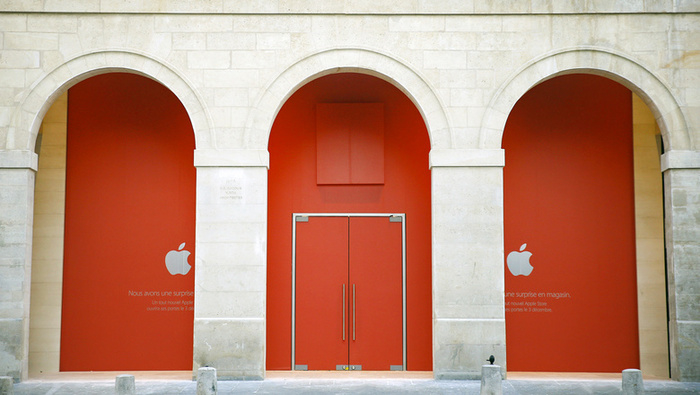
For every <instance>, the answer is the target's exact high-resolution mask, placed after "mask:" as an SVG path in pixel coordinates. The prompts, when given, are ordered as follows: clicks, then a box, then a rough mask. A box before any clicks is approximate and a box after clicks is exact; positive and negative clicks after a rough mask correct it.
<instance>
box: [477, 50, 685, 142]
mask: <svg viewBox="0 0 700 395" xmlns="http://www.w3.org/2000/svg"><path fill="white" fill-rule="evenodd" d="M572 73H588V74H597V75H601V76H603V77H607V78H609V79H611V80H614V81H617V82H619V83H621V84H622V85H624V86H626V87H628V88H629V89H630V90H632V91H633V92H635V93H636V94H637V95H638V96H639V97H641V98H642V100H644V102H645V103H646V105H647V106H648V107H649V108H650V109H651V111H652V113H653V114H654V117H655V118H656V122H657V123H658V125H659V128H660V130H661V134H662V136H663V139H664V145H665V147H666V150H671V149H674V150H687V149H690V147H691V139H690V136H689V134H688V130H687V126H686V122H685V119H684V117H683V114H682V111H681V109H680V107H679V106H678V100H676V98H675V97H674V96H673V94H672V93H671V91H670V90H669V89H668V88H667V86H666V85H665V84H664V83H663V82H662V81H661V79H660V78H659V77H657V76H656V75H654V74H653V73H652V72H651V71H650V70H648V69H647V68H645V67H644V66H642V65H641V64H639V63H637V62H635V61H633V60H631V59H629V58H627V57H625V56H623V55H621V54H618V53H613V52H610V51H608V50H601V49H597V48H574V49H567V50H563V51H559V52H557V53H553V54H552V53H550V54H547V55H544V56H542V57H540V58H538V59H536V60H534V61H532V62H530V63H529V64H527V65H525V66H523V67H522V68H521V69H519V70H518V71H517V72H515V73H514V74H513V75H512V76H511V77H510V78H509V79H508V80H507V81H506V82H505V83H504V84H503V85H502V86H501V87H500V88H499V89H498V90H497V92H496V94H495V95H494V96H493V98H492V99H491V102H490V103H489V105H488V108H487V110H486V113H485V114H484V118H483V120H482V123H481V131H480V135H479V147H480V148H500V147H501V141H502V139H503V130H504V128H505V125H506V121H507V119H508V115H509V114H510V111H511V110H512V109H513V106H515V103H516V102H517V101H518V100H519V99H520V97H522V96H523V95H524V94H525V92H527V91H528V90H529V89H530V88H532V87H533V86H535V85H537V84H538V83H540V82H542V81H544V80H547V79H550V78H554V77H556V76H558V75H563V74H572Z"/></svg>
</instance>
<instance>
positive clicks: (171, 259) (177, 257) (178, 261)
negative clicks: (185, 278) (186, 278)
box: [165, 243, 192, 276]
mask: <svg viewBox="0 0 700 395" xmlns="http://www.w3.org/2000/svg"><path fill="white" fill-rule="evenodd" d="M183 248H185V243H182V244H180V247H178V249H177V251H175V250H172V251H168V253H167V254H166V255H165V267H166V268H168V271H169V272H170V274H172V275H173V276H174V275H176V274H182V275H185V274H187V273H188V272H189V271H190V269H191V268H192V266H190V264H189V263H187V257H188V256H190V252H189V251H187V250H183Z"/></svg>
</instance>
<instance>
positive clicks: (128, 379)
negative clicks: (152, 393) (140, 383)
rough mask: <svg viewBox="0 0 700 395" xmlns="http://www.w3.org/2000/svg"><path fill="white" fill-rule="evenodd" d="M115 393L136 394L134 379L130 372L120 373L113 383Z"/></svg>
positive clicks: (121, 394) (119, 394) (123, 394)
mask: <svg viewBox="0 0 700 395" xmlns="http://www.w3.org/2000/svg"><path fill="white" fill-rule="evenodd" d="M114 387H115V388H114V389H115V391H116V393H117V395H134V394H136V379H134V376H133V375H131V374H120V375H119V376H117V380H116V382H115V385H114Z"/></svg>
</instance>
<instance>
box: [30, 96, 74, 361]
mask: <svg viewBox="0 0 700 395" xmlns="http://www.w3.org/2000/svg"><path fill="white" fill-rule="evenodd" d="M67 107H68V95H67V94H63V95H62V96H61V97H60V98H58V99H57V100H56V101H55V102H54V103H53V105H52V106H51V109H50V110H49V111H48V112H47V113H46V116H44V121H43V123H42V127H41V137H40V139H39V141H38V144H37V145H38V152H39V169H38V171H37V174H36V184H35V187H34V224H33V227H34V232H33V240H32V280H31V309H30V321H29V374H31V375H33V374H38V373H43V372H58V370H59V351H60V340H61V298H62V289H63V235H64V222H65V221H64V219H65V203H66V125H67V116H68V111H67Z"/></svg>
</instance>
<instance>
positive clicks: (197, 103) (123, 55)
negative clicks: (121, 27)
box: [5, 50, 214, 151]
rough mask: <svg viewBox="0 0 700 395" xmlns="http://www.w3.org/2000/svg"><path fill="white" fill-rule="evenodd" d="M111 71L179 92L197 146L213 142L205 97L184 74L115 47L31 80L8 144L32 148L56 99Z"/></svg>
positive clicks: (9, 148)
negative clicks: (93, 77) (159, 84)
mask: <svg viewBox="0 0 700 395" xmlns="http://www.w3.org/2000/svg"><path fill="white" fill-rule="evenodd" d="M110 72H129V73H135V74H139V75H143V76H145V77H148V78H150V79H153V80H156V81H158V82H159V83H161V84H163V85H164V86H166V87H167V88H168V89H169V90H170V91H171V92H173V93H174V94H175V95H176V96H177V98H178V99H179V100H180V102H181V103H182V105H183V106H184V107H185V109H186V111H187V114H188V115H189V117H190V122H192V127H193V129H194V134H195V145H196V147H197V148H207V147H210V146H213V145H214V142H213V141H212V138H211V131H210V126H209V125H210V124H211V120H210V119H209V117H208V115H207V112H206V111H205V109H204V106H203V104H202V103H203V100H202V99H201V98H200V97H199V96H198V94H197V92H196V91H195V90H194V89H193V88H192V84H191V83H189V82H188V81H187V80H186V79H185V77H184V76H183V75H181V74H180V73H178V72H176V71H175V69H174V68H173V67H171V66H170V65H168V64H166V63H165V62H163V61H159V60H156V59H153V58H150V57H148V56H146V55H142V54H139V53H135V52H127V51H114V50H112V51H100V52H92V53H88V54H84V55H81V56H78V57H75V58H73V59H71V60H69V61H67V62H65V63H63V64H62V65H60V66H59V67H57V68H55V69H54V70H52V71H50V72H49V73H47V74H46V75H44V76H43V77H42V78H40V79H39V80H37V81H36V82H35V83H34V84H32V86H31V87H30V88H29V89H28V90H27V93H26V95H25V96H24V97H23V98H22V104H21V105H20V107H19V108H18V109H17V110H16V112H15V114H14V116H13V119H12V121H11V127H10V130H9V133H8V137H7V141H6V143H5V148H6V149H8V150H13V149H14V150H29V151H32V150H33V149H34V144H35V142H36V138H37V134H38V132H39V127H40V126H41V121H42V119H43V118H44V115H45V114H46V112H47V111H48V110H49V108H50V107H51V104H52V103H53V102H54V101H55V99H56V98H58V97H59V96H60V95H61V94H63V93H64V92H65V91H66V90H68V88H70V87H71V86H73V85H75V84H77V83H78V82H80V81H83V80H85V79H87V78H89V77H92V76H95V75H98V74H104V73H110Z"/></svg>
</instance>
